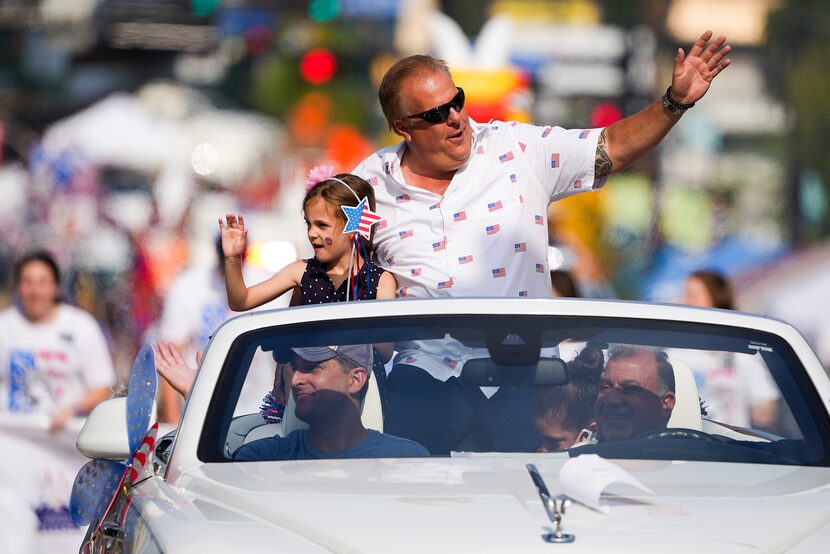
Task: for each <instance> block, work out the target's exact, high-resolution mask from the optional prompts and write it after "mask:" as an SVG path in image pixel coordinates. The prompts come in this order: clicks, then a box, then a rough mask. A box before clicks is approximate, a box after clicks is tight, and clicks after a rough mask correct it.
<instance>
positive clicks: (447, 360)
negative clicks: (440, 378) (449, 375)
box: [443, 356, 458, 369]
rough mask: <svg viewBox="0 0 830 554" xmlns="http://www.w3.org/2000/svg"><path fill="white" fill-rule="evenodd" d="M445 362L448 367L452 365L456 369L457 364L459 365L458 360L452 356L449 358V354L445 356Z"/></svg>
mask: <svg viewBox="0 0 830 554" xmlns="http://www.w3.org/2000/svg"><path fill="white" fill-rule="evenodd" d="M443 362H444V364H445V365H446V366H447V367H451V368H452V369H455V366H457V365H458V362H457V361H456V360H453V359H452V358H449V357H447V356H444V359H443Z"/></svg>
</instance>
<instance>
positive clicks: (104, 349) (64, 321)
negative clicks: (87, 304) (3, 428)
mask: <svg viewBox="0 0 830 554" xmlns="http://www.w3.org/2000/svg"><path fill="white" fill-rule="evenodd" d="M13 276H14V290H15V305H14V306H12V307H11V308H8V309H6V310H4V311H3V312H0V413H2V412H16V413H30V414H46V415H48V416H49V418H50V420H49V425H50V429H51V430H53V431H57V430H60V429H62V428H63V427H64V426H65V425H66V423H67V421H69V419H70V418H72V417H73V416H83V415H86V414H88V413H89V412H90V411H91V410H92V408H94V407H95V406H96V405H97V404H98V403H99V402H101V401H103V400H105V399H107V398H108V397H109V396H110V394H111V392H112V386H113V384H114V383H115V371H114V369H113V365H112V358H111V357H110V352H109V348H108V346H107V342H106V340H105V338H104V333H103V332H102V331H101V327H100V326H99V325H98V322H97V321H95V319H94V318H93V317H92V316H91V315H90V314H88V313H87V312H85V311H83V310H81V309H80V308H76V307H74V306H70V305H68V304H66V303H64V302H63V301H62V299H61V295H60V270H59V269H58V264H57V263H56V262H55V259H54V258H53V257H52V255H51V254H49V253H48V252H45V251H37V252H31V253H29V254H27V255H25V256H23V257H22V258H21V259H19V260H18V261H17V263H16V264H15V267H14V272H13Z"/></svg>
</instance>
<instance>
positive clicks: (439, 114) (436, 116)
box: [404, 87, 464, 123]
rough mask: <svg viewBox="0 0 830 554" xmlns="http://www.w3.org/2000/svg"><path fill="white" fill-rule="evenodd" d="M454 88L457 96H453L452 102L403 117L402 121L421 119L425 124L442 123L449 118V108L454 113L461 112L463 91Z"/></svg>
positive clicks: (459, 88)
mask: <svg viewBox="0 0 830 554" xmlns="http://www.w3.org/2000/svg"><path fill="white" fill-rule="evenodd" d="M455 88H457V89H458V94H456V95H455V96H453V97H452V100H450V101H449V102H447V103H446V104H441V105H440V106H435V107H434V108H432V109H429V110H427V111H425V112H421V113H416V114H413V115H406V116H404V119H423V120H424V121H426V122H427V123H442V122H444V121H446V120H447V118H448V117H449V116H450V108H452V109H454V110H455V111H456V112H461V110H463V109H464V89H462V88H461V87H455Z"/></svg>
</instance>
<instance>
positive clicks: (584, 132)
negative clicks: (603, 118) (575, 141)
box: [579, 129, 591, 139]
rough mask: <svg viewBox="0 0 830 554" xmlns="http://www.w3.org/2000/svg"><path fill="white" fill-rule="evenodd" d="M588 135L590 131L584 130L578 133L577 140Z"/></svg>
mask: <svg viewBox="0 0 830 554" xmlns="http://www.w3.org/2000/svg"><path fill="white" fill-rule="evenodd" d="M590 134H591V130H590V129H584V130H583V131H582V132H581V133H579V138H581V139H584V138H588V135H590Z"/></svg>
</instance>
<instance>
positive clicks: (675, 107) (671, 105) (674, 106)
mask: <svg viewBox="0 0 830 554" xmlns="http://www.w3.org/2000/svg"><path fill="white" fill-rule="evenodd" d="M694 105H695V103H694V102H692V103H691V104H681V103H680V102H678V101H677V100H675V99H674V98H672V97H671V85H669V87H668V88H667V89H666V93H665V94H663V107H664V108H666V110H668V112H669V113H670V114H672V115H677V116H681V115H683V114H684V113H686V110H688V109H689V108H692V107H694Z"/></svg>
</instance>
